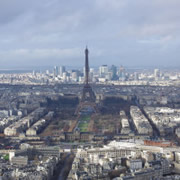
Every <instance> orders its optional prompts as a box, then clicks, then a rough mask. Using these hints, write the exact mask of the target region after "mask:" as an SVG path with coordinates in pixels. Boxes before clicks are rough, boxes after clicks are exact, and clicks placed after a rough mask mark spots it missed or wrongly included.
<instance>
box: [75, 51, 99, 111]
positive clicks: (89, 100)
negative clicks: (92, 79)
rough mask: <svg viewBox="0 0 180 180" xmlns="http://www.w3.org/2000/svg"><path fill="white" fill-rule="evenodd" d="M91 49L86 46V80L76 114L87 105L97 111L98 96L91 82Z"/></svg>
mask: <svg viewBox="0 0 180 180" xmlns="http://www.w3.org/2000/svg"><path fill="white" fill-rule="evenodd" d="M88 55H89V50H88V48H87V47H86V49H85V80H84V87H83V92H82V96H81V101H80V103H79V105H78V107H77V109H76V112H75V114H79V112H80V111H81V110H82V109H83V108H86V107H91V108H93V109H94V111H95V112H97V108H96V96H95V93H94V91H93V90H92V87H91V86H90V84H89V58H88Z"/></svg>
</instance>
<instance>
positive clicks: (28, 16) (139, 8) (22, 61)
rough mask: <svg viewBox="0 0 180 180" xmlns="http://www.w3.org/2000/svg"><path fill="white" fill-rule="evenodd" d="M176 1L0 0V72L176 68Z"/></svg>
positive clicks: (179, 51) (179, 56) (179, 60)
mask: <svg viewBox="0 0 180 180" xmlns="http://www.w3.org/2000/svg"><path fill="white" fill-rule="evenodd" d="M179 9H180V0H150V1H148V0H0V69H3V68H6V69H8V68H27V67H46V66H47V67H48V66H55V65H57V66H60V65H65V66H72V67H73V66H83V65H84V49H85V47H86V45H88V48H89V52H90V53H89V60H90V66H92V67H95V66H100V65H102V64H107V65H112V64H115V65H117V66H120V65H123V66H129V67H149V66H150V67H180V10H179Z"/></svg>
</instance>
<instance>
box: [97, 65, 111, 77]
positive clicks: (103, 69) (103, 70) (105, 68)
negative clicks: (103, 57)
mask: <svg viewBox="0 0 180 180" xmlns="http://www.w3.org/2000/svg"><path fill="white" fill-rule="evenodd" d="M108 72H109V69H108V66H107V65H102V66H100V67H99V76H100V77H105V75H107V74H108Z"/></svg>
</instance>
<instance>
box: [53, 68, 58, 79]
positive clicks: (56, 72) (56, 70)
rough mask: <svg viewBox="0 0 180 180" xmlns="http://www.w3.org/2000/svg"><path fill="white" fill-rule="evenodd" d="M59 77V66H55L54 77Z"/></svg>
mask: <svg viewBox="0 0 180 180" xmlns="http://www.w3.org/2000/svg"><path fill="white" fill-rule="evenodd" d="M57 75H58V67H57V66H54V70H53V76H54V77H57Z"/></svg>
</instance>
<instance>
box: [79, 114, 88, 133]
mask: <svg viewBox="0 0 180 180" xmlns="http://www.w3.org/2000/svg"><path fill="white" fill-rule="evenodd" d="M90 120H91V117H90V116H87V115H86V116H81V117H80V123H79V125H78V127H79V129H80V132H86V131H87V130H88V123H89V121H90Z"/></svg>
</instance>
